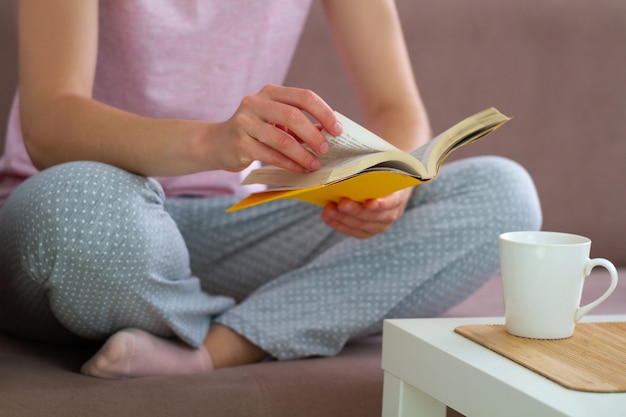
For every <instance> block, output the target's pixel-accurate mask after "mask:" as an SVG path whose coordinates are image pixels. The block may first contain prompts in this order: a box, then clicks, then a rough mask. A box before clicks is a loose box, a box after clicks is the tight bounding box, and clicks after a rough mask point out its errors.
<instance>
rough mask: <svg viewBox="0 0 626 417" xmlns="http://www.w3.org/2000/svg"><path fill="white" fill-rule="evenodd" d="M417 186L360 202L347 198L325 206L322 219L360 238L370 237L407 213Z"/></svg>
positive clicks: (343, 231) (383, 230) (335, 227)
mask: <svg viewBox="0 0 626 417" xmlns="http://www.w3.org/2000/svg"><path fill="white" fill-rule="evenodd" d="M412 191H413V188H407V189H404V190H400V191H397V192H395V193H393V194H390V195H388V196H386V197H382V198H377V199H374V200H369V201H367V202H365V203H357V202H354V201H352V200H350V199H347V198H344V199H343V200H341V201H340V202H339V203H338V204H335V203H331V204H328V205H326V207H324V211H323V212H322V220H323V221H324V222H325V223H326V224H328V225H329V226H330V227H332V228H333V229H335V230H337V231H339V232H341V233H344V234H346V235H348V236H351V237H355V238H358V239H368V238H370V237H373V236H375V235H377V234H379V233H383V232H385V231H386V230H387V229H389V227H391V225H392V224H393V223H394V222H395V221H396V220H398V219H399V218H400V217H402V215H403V214H404V209H405V208H406V205H407V203H408V201H409V198H410V197H411V193H412Z"/></svg>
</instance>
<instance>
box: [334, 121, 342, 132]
mask: <svg viewBox="0 0 626 417" xmlns="http://www.w3.org/2000/svg"><path fill="white" fill-rule="evenodd" d="M342 131H343V126H342V125H341V122H340V121H339V120H337V123H335V126H333V134H334V135H335V136H336V135H338V134H340V133H341V132H342Z"/></svg>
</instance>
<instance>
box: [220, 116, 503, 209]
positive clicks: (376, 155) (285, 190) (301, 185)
mask: <svg viewBox="0 0 626 417" xmlns="http://www.w3.org/2000/svg"><path fill="white" fill-rule="evenodd" d="M337 117H338V118H339V119H340V121H341V123H342V124H343V132H342V133H341V135H339V136H331V135H329V134H327V133H324V134H325V136H326V139H327V140H328V144H329V151H328V153H326V154H325V155H323V156H321V157H320V160H321V162H322V166H321V168H320V169H319V170H318V171H315V172H311V173H307V174H299V173H294V172H291V171H288V170H285V169H282V168H278V167H274V166H264V167H262V168H259V169H256V170H254V171H252V172H250V174H248V176H247V177H246V178H245V179H244V181H243V184H265V185H268V186H270V189H268V190H267V191H261V192H258V193H254V194H251V195H249V196H248V197H246V198H244V199H243V200H241V201H239V202H238V203H236V204H235V205H233V206H232V207H230V208H229V209H228V210H227V211H228V212H232V211H236V210H241V209H244V208H247V207H252V206H255V205H258V204H263V203H267V202H270V201H274V200H278V199H281V198H293V199H298V200H302V201H306V202H309V203H312V204H317V205H320V206H323V205H325V204H327V203H329V202H338V201H339V200H341V198H343V197H348V198H350V199H352V200H354V201H359V202H364V201H367V200H369V199H372V198H379V197H383V196H385V195H389V194H391V193H393V192H395V191H398V190H400V189H402V188H406V187H412V186H415V185H418V184H420V183H422V182H425V181H429V180H431V179H432V178H434V177H435V176H436V175H437V173H438V172H439V168H440V167H441V164H442V163H443V161H444V160H445V159H446V157H447V156H448V155H450V153H452V152H453V151H454V150H456V149H458V148H460V147H461V146H464V145H466V144H468V143H472V142H474V141H476V140H478V139H480V138H482V137H484V136H485V135H487V134H489V133H491V132H493V131H494V130H495V129H497V128H498V127H500V126H502V125H503V124H504V123H506V122H507V121H509V120H510V118H509V117H508V116H505V115H504V114H502V113H500V112H499V111H498V110H497V109H495V108H493V107H491V108H488V109H486V110H483V111H481V112H479V113H476V114H474V115H472V116H470V117H468V118H466V119H464V120H462V121H460V122H459V123H457V124H455V125H454V126H452V127H451V128H449V129H448V130H446V131H445V132H443V133H442V134H440V135H438V136H437V137H435V138H434V139H432V140H430V141H429V142H428V143H426V144H424V145H422V146H421V147H419V148H418V149H416V150H415V151H413V152H411V153H408V152H404V151H402V150H400V149H398V148H396V147H395V146H393V145H391V144H390V143H389V142H387V141H385V140H384V139H382V138H380V137H378V136H376V135H375V134H374V133H372V132H370V131H368V130H367V129H365V128H364V127H363V126H360V125H359V124H357V123H355V122H354V121H352V120H350V119H348V118H347V117H345V116H344V115H342V114H340V113H337Z"/></svg>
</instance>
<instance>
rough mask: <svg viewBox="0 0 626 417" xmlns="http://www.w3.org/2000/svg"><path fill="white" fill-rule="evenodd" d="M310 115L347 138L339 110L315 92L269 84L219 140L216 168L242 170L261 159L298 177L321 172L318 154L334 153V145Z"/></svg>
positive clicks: (246, 103) (243, 105)
mask: <svg viewBox="0 0 626 417" xmlns="http://www.w3.org/2000/svg"><path fill="white" fill-rule="evenodd" d="M306 113H308V114H309V115H311V116H312V117H313V118H314V119H315V120H316V121H318V122H319V123H320V125H321V128H322V129H325V130H326V131H327V132H329V133H330V134H332V135H338V134H340V133H341V129H342V128H341V124H340V123H339V121H338V119H337V117H336V116H335V114H334V112H333V110H332V109H331V108H330V107H329V106H328V105H327V104H326V103H325V102H324V101H323V100H322V99H321V98H320V97H319V96H318V95H316V94H315V93H313V92H312V91H310V90H305V89H299V88H293V87H283V86H276V85H267V86H265V87H264V88H263V89H262V90H261V91H260V92H259V93H258V94H256V95H251V96H247V97H245V98H244V99H243V100H242V101H241V105H240V106H239V108H238V109H237V111H236V112H235V114H234V115H233V116H232V117H231V118H230V119H229V120H228V121H226V122H225V123H223V124H222V126H221V129H218V131H217V132H216V133H217V135H216V136H214V137H213V139H214V140H217V141H220V143H219V146H215V145H214V147H213V149H214V151H215V152H216V153H217V154H218V155H217V157H218V160H217V161H215V164H216V165H219V166H221V168H222V169H226V170H229V171H240V170H242V169H244V168H246V167H247V166H248V165H250V163H251V162H252V161H255V160H259V161H262V162H264V163H268V164H271V165H275V166H278V167H281V168H285V169H288V170H291V171H294V172H302V173H304V172H310V171H315V170H317V169H319V167H320V161H319V158H318V156H317V155H323V154H325V153H326V152H327V151H328V143H327V142H326V139H325V138H324V135H323V134H322V132H321V131H320V126H319V125H317V124H316V123H315V121H313V120H311V119H310V118H309V117H308V116H307V114H306ZM220 130H221V131H220ZM304 145H306V146H304ZM307 147H308V149H307Z"/></svg>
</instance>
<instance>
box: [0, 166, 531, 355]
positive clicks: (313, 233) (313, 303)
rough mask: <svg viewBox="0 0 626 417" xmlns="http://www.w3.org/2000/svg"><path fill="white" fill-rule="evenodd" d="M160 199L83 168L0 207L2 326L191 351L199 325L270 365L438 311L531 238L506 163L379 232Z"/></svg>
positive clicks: (289, 213)
mask: <svg viewBox="0 0 626 417" xmlns="http://www.w3.org/2000/svg"><path fill="white" fill-rule="evenodd" d="M237 199H238V198H237V197H211V198H204V197H169V198H168V199H167V200H166V199H165V198H164V195H163V191H162V189H161V187H160V186H159V185H158V184H157V183H156V182H155V181H153V180H150V179H146V178H144V177H140V176H136V175H133V174H130V173H128V172H125V171H123V170H120V169H117V168H114V167H111V166H108V165H103V164H99V163H92V162H75V163H69V164H64V165H60V166H57V167H54V168H51V169H48V170H46V171H44V172H42V173H40V174H38V175H36V176H34V177H32V178H30V179H29V180H27V181H26V182H24V183H23V184H22V185H21V186H20V187H18V188H17V189H16V190H15V191H14V192H13V194H12V195H11V197H10V198H9V200H8V202H7V203H6V204H5V206H4V207H3V208H2V210H1V211H0V329H3V330H5V331H9V332H12V333H15V334H18V335H22V336H25V337H29V338H34V339H38V340H45V341H59V342H62V341H68V340H70V339H72V338H80V339H92V340H101V339H104V338H107V337H108V336H109V335H111V334H112V333H114V332H116V331H118V330H120V329H123V328H127V327H139V328H143V329H145V330H147V331H149V332H151V333H153V334H155V335H158V336H163V337H172V336H177V337H179V338H180V339H182V340H183V341H185V342H186V343H188V344H190V345H192V346H196V347H197V346H199V345H200V344H201V343H202V341H203V339H204V337H205V335H206V333H207V331H208V328H209V326H210V325H211V323H212V322H218V323H221V324H224V325H226V326H229V327H231V328H232V329H234V330H235V331H237V332H238V333H240V334H242V335H244V336H245V337H246V338H248V339H249V340H251V341H252V342H253V343H255V344H257V345H258V346H260V347H262V348H263V349H264V350H266V351H267V352H269V353H270V354H271V355H273V356H274V357H276V358H278V359H290V358H299V357H305V356H311V355H334V354H336V353H337V352H339V351H340V350H341V348H342V347H343V345H344V344H345V343H346V341H347V340H349V339H351V338H355V337H358V336H363V335H367V334H372V333H376V332H380V330H381V327H382V321H383V319H385V318H389V317H426V316H437V315H439V314H441V313H443V312H445V311H446V310H447V309H449V308H450V307H452V306H454V305H455V304H457V303H459V302H460V301H462V300H463V299H464V298H466V297H467V296H469V295H470V294H471V293H472V292H473V291H474V290H476V289H477V288H478V287H480V286H481V285H482V284H483V283H485V282H486V281H487V280H488V279H489V278H490V277H491V276H492V275H493V274H494V273H496V271H497V268H498V246H497V244H498V243H497V240H498V235H499V234H500V233H502V232H506V231H512V230H522V229H525V230H529V229H537V228H539V226H540V222H541V214H540V208H539V202H538V199H537V195H536V191H535V188H534V186H533V184H532V181H531V180H530V178H529V176H528V174H527V173H526V172H525V171H524V170H523V169H522V168H521V167H520V166H519V165H517V164H516V163H514V162H512V161H509V160H506V159H503V158H498V157H480V158H471V159H466V160H462V161H458V162H453V163H449V164H447V165H445V166H444V168H443V169H442V171H441V173H440V175H439V176H438V177H437V178H436V179H435V180H434V181H431V182H429V183H426V184H423V185H421V186H419V187H417V188H416V190H415V192H414V193H413V197H412V199H411V202H410V204H409V206H408V207H407V210H406V213H405V215H404V216H403V218H402V219H401V220H399V221H398V222H396V223H395V224H394V225H393V226H392V227H391V228H390V229H389V230H388V231H387V232H386V233H384V234H382V235H378V236H375V237H373V238H371V239H367V240H358V239H353V238H349V237H346V236H344V235H342V234H340V233H337V232H335V231H333V230H332V229H331V228H329V227H328V226H326V225H325V224H324V223H323V222H322V221H321V220H319V214H320V208H319V207H316V206H313V205H310V204H306V203H301V202H296V201H290V200H285V201H280V202H275V203H269V204H264V205H261V206H257V207H253V208H250V209H246V210H243V211H239V212H235V213H230V214H229V213H225V209H226V208H227V207H229V206H230V205H231V204H233V203H234V202H235V201H237Z"/></svg>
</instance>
